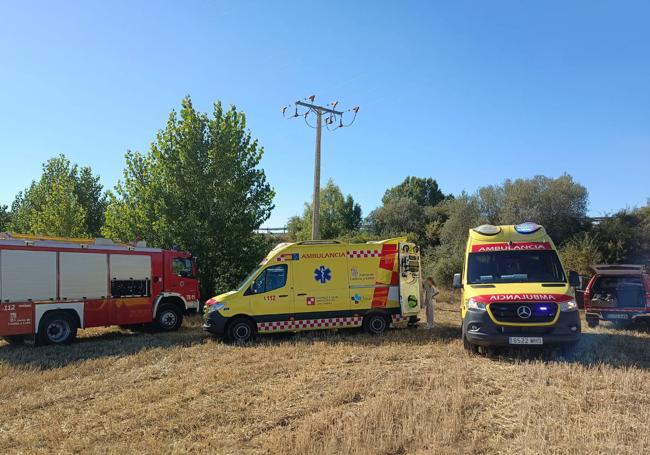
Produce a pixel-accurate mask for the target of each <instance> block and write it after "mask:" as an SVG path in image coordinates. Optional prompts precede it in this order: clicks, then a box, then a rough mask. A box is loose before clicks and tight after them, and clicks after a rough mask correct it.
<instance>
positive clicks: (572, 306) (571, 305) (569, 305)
mask: <svg viewBox="0 0 650 455" xmlns="http://www.w3.org/2000/svg"><path fill="white" fill-rule="evenodd" d="M577 310H578V303H577V302H576V301H575V300H574V299H571V300H569V301H568V302H562V303H560V311H577Z"/></svg>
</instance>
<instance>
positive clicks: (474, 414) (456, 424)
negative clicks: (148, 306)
mask: <svg viewBox="0 0 650 455" xmlns="http://www.w3.org/2000/svg"><path fill="white" fill-rule="evenodd" d="M454 309H455V308H454V307H452V306H450V305H440V307H439V308H438V310H437V313H436V316H437V320H438V327H437V328H436V329H435V330H433V331H431V332H429V331H427V330H425V329H424V328H422V327H419V328H417V329H401V330H392V331H390V332H389V333H388V334H387V335H385V336H381V337H371V336H368V335H366V334H363V333H361V332H358V331H341V332H338V333H336V332H321V333H303V334H298V335H284V336H273V337H268V336H267V337H265V338H263V339H262V340H261V341H258V342H256V343H254V344H251V345H248V346H244V347H237V346H229V345H226V344H223V343H221V342H220V341H216V340H213V339H211V338H209V337H207V336H206V335H204V334H203V333H202V332H201V331H200V328H199V326H200V319H199V318H198V317H195V318H192V319H190V320H186V322H185V324H184V326H183V328H182V330H180V331H179V332H177V333H173V334H156V333H148V332H144V333H132V332H128V331H121V330H120V329H117V328H110V329H101V330H88V331H82V332H81V334H80V336H81V338H80V339H79V340H78V341H77V342H76V343H75V344H73V345H71V346H67V347H42V348H33V347H27V346H20V347H15V346H9V345H6V344H4V343H2V342H0V409H2V412H0V453H2V454H10V453H48V454H49V453H61V452H65V453H156V454H159V453H186V452H193V453H224V454H230V453H232V454H247V453H259V454H265V453H287V454H289V453H292V454H312V453H315V454H319V453H323V454H365V453H373V454H374V453H377V454H406V453H409V454H410V453H414V454H425V453H442V454H446V453H454V454H455V453H524V454H526V453H531V454H532V453H562V454H565V453H585V454H587V453H588V454H594V453H637V454H638V453H648V451H650V430H649V428H648V422H650V370H649V368H650V333H648V332H647V331H641V330H639V331H635V330H617V329H614V328H612V327H610V326H606V327H600V328H598V329H587V328H586V327H585V328H584V336H583V339H582V341H581V343H580V344H579V346H578V347H577V349H576V350H575V352H574V353H572V354H571V355H569V356H566V357H560V356H559V354H552V353H551V354H539V353H537V352H534V351H533V352H504V353H502V354H501V355H499V356H495V357H491V358H487V357H484V356H478V355H469V354H467V353H465V352H464V351H463V348H462V346H461V341H460V329H459V315H458V313H456V312H454V311H453V310H454Z"/></svg>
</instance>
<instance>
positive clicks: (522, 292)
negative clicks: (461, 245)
mask: <svg viewBox="0 0 650 455" xmlns="http://www.w3.org/2000/svg"><path fill="white" fill-rule="evenodd" d="M579 281H580V280H579V276H578V274H577V273H576V272H570V273H569V274H568V275H567V273H566V272H565V270H564V268H563V266H562V263H561V262H560V258H559V257H558V254H557V250H556V248H555V245H554V244H553V241H552V240H551V238H550V237H549V235H548V234H547V233H546V230H545V229H544V228H543V227H542V226H540V225H538V224H535V223H530V222H527V223H522V224H519V225H516V226H493V225H482V226H479V227H477V228H474V229H470V231H469V237H468V239H467V249H466V251H465V262H464V268H463V273H462V274H460V273H458V274H456V275H455V276H454V287H456V288H461V289H462V297H461V317H462V322H463V325H462V337H463V345H464V346H465V348H466V349H468V350H471V351H473V352H477V351H479V350H485V349H486V348H488V347H492V346H519V345H537V346H540V345H542V346H543V345H565V346H567V345H572V344H575V343H576V342H577V341H578V340H579V337H580V318H579V314H578V306H577V304H576V301H575V297H574V295H575V289H574V287H575V286H578V285H579Z"/></svg>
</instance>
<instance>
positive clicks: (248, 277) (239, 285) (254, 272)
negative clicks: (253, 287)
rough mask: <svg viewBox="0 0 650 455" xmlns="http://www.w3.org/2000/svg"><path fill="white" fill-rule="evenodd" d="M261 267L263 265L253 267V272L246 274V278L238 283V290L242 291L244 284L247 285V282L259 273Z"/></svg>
mask: <svg viewBox="0 0 650 455" xmlns="http://www.w3.org/2000/svg"><path fill="white" fill-rule="evenodd" d="M261 268H262V266H259V267H255V269H253V271H252V272H251V273H249V274H248V275H247V276H246V278H244V279H243V281H242V282H241V283H239V284H238V285H237V290H238V291H241V290H242V288H243V287H244V286H246V283H248V281H249V280H250V279H251V278H253V277H254V276H255V275H257V272H259V271H260V269H261Z"/></svg>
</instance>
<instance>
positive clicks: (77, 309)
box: [0, 234, 199, 344]
mask: <svg viewBox="0 0 650 455" xmlns="http://www.w3.org/2000/svg"><path fill="white" fill-rule="evenodd" d="M198 299H199V293H198V280H197V279H196V264H195V261H194V259H193V258H192V256H191V255H190V254H188V253H184V252H181V251H167V250H162V249H158V248H147V247H146V246H145V245H144V244H143V242H139V243H138V244H136V245H124V244H118V243H115V242H113V241H111V240H108V239H95V240H87V239H62V238H53V237H35V236H29V235H16V234H0V337H3V338H4V339H5V340H6V341H8V342H10V343H15V342H21V341H23V340H24V339H28V340H33V341H34V342H35V343H37V344H66V343H70V342H72V340H74V338H75V336H76V334H77V329H82V328H88V327H105V326H111V325H120V326H125V327H133V326H137V325H141V324H146V323H150V322H155V324H156V326H157V328H159V329H160V330H164V331H168V330H176V329H178V328H179V327H180V325H181V322H182V320H183V314H184V313H186V312H187V311H189V310H198V307H199V300H198Z"/></svg>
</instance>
